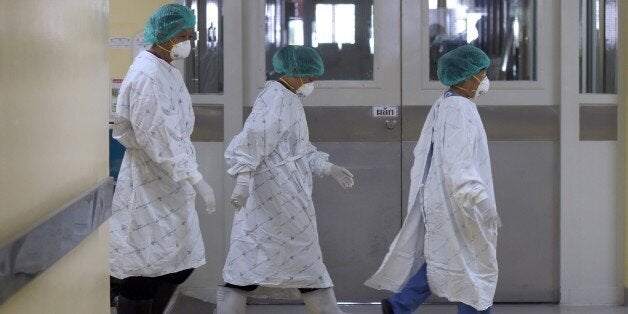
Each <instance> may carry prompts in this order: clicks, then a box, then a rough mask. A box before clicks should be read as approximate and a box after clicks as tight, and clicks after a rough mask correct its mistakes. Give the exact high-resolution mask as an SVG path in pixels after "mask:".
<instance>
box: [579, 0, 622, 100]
mask: <svg viewBox="0 0 628 314" xmlns="http://www.w3.org/2000/svg"><path fill="white" fill-rule="evenodd" d="M617 27H618V26H617V0H581V1H580V92H581V93H595V94H615V93H617V71H616V68H617Z"/></svg>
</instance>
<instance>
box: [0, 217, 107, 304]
mask: <svg viewBox="0 0 628 314" xmlns="http://www.w3.org/2000/svg"><path fill="white" fill-rule="evenodd" d="M108 241H109V227H108V224H106V223H105V224H103V225H102V226H100V228H99V229H98V230H97V231H95V232H94V233H92V234H91V235H90V236H89V237H88V238H87V239H85V240H84V241H83V242H81V244H79V245H78V246H77V247H76V248H74V250H72V251H70V253H68V254H67V255H66V256H64V257H63V258H62V259H61V260H60V261H59V262H57V263H56V264H55V265H54V266H52V267H51V268H49V269H48V270H47V271H45V272H44V273H43V274H41V275H40V276H39V277H37V278H36V279H35V280H34V281H32V282H30V283H29V284H28V285H26V286H25V287H24V288H22V290H20V291H19V292H18V293H17V294H16V295H15V296H13V297H12V298H11V299H9V300H7V301H6V302H5V303H4V304H2V305H0V314H22V313H24V314H32V313H47V314H52V313H64V314H65V313H77V314H78V313H90V314H109V313H111V310H110V308H109V276H106V274H105V273H104V272H103V270H107V269H109V250H108V248H109V247H108V245H107V243H108Z"/></svg>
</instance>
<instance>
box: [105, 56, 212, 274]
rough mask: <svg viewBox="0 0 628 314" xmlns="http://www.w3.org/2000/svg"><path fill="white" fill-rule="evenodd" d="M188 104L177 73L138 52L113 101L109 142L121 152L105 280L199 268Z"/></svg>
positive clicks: (200, 244)
mask: <svg viewBox="0 0 628 314" xmlns="http://www.w3.org/2000/svg"><path fill="white" fill-rule="evenodd" d="M193 128H194V112H193V110H192V101H191V99H190V95H189V93H188V91H187V88H186V87H185V83H184V82H183V78H182V77H181V74H180V73H179V71H178V70H177V69H176V68H175V67H173V66H172V65H170V64H168V63H167V62H165V61H164V60H161V59H159V58H157V57H155V56H154V55H152V54H151V53H149V52H146V51H144V52H142V53H140V54H139V55H138V56H137V57H136V58H135V60H134V61H133V65H131V68H130V69H129V72H128V73H127V75H126V77H125V78H124V81H123V82H122V86H121V88H120V94H119V95H118V103H117V108H116V120H115V124H114V126H113V137H114V138H115V139H117V140H118V141H119V142H120V143H122V145H124V146H125V147H126V152H125V153H124V159H123V160H122V166H121V167H120V174H119V176H118V181H117V186H116V191H115V194H114V197H113V210H112V211H113V212H112V216H111V219H110V223H109V227H110V232H109V234H110V244H111V245H110V264H111V274H112V276H114V277H116V278H126V277H130V276H147V277H155V276H160V275H164V274H168V273H174V272H177V271H180V270H184V269H188V268H196V267H198V266H201V265H203V264H205V248H204V245H203V239H202V237H201V232H200V228H199V224H198V216H197V213H196V210H195V208H194V199H195V196H196V192H195V191H194V188H193V187H192V185H191V184H190V182H188V179H190V178H198V177H199V176H200V173H199V172H198V164H197V163H196V152H195V150H194V146H193V145H192V141H191V140H190V134H192V129H193Z"/></svg>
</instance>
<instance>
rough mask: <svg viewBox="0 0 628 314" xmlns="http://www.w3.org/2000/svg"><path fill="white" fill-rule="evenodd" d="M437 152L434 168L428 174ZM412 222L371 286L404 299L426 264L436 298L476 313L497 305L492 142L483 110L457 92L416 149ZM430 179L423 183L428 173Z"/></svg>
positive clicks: (434, 113) (438, 105) (435, 112)
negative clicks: (490, 216) (487, 205)
mask: <svg viewBox="0 0 628 314" xmlns="http://www.w3.org/2000/svg"><path fill="white" fill-rule="evenodd" d="M432 141H433V143H434V145H433V153H432V159H431V166H430V167H426V162H428V155H429V152H430V146H431V144H432ZM414 158H415V159H414V165H413V166H412V170H411V184H410V195H409V198H408V214H407V217H406V219H405V221H404V224H403V226H402V228H401V231H400V232H399V234H398V235H397V237H396V238H395V240H394V241H393V243H392V244H391V246H390V249H389V252H388V254H387V255H386V257H385V258H384V261H383V263H382V265H381V267H380V268H379V270H378V271H377V272H376V273H375V274H374V275H373V276H372V277H371V278H370V279H369V280H367V281H366V283H365V284H366V285H367V286H370V287H373V288H376V289H385V290H390V291H393V292H399V291H400V290H401V288H403V286H404V285H405V283H406V282H407V281H408V280H409V279H410V277H412V276H413V275H414V274H415V273H416V271H417V270H418V268H419V267H420V266H421V265H423V263H427V278H428V283H429V286H430V289H431V291H432V292H433V293H434V294H436V295H438V296H440V297H445V298H447V299H449V300H450V301H452V302H462V303H465V304H467V305H470V306H473V307H474V308H476V309H477V310H480V311H482V310H485V309H487V308H488V307H490V306H491V305H492V304H493V297H494V295H495V288H496V285H497V274H498V268H497V257H496V244H497V230H493V229H492V228H490V227H489V226H488V224H486V223H485V222H484V221H483V219H482V218H481V217H482V214H483V213H481V212H480V210H479V208H478V207H477V206H476V205H477V204H478V203H479V202H481V201H483V200H485V199H488V201H490V202H492V203H493V204H495V194H494V192H493V179H492V175H491V162H490V158H489V151H488V142H487V138H486V133H485V131H484V126H483V125H482V120H481V119H480V115H479V114H478V111H477V108H476V106H475V104H474V103H473V102H471V101H470V100H468V99H466V98H464V97H461V96H457V95H455V94H453V93H451V92H447V93H445V95H444V96H442V97H440V98H439V99H438V100H437V101H436V102H435V103H434V105H433V106H432V109H431V111H430V113H429V115H428V117H427V120H426V121H425V125H424V126H423V130H422V131H421V136H420V138H419V141H418V143H417V145H416V147H415V149H414ZM428 168H429V172H428V173H427V174H426V176H425V177H424V172H425V170H426V169H428Z"/></svg>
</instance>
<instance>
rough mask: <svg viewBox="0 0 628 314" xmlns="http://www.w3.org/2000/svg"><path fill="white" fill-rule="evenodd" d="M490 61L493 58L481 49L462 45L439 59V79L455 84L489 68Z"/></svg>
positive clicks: (442, 81)
mask: <svg viewBox="0 0 628 314" xmlns="http://www.w3.org/2000/svg"><path fill="white" fill-rule="evenodd" d="M490 63H491V60H490V59H489V58H488V56H487V55H486V53H484V51H482V50H481V49H479V48H477V47H474V46H470V45H465V46H460V47H458V48H456V49H454V50H452V51H450V52H448V53H446V54H444V55H443V56H442V57H440V59H438V70H437V74H438V79H439V80H440V81H441V83H443V84H445V85H447V86H453V85H456V84H459V83H462V82H464V81H466V80H468V79H470V78H471V77H472V76H473V75H475V74H477V73H479V72H480V71H482V70H484V69H486V68H488V66H489V65H490Z"/></svg>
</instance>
